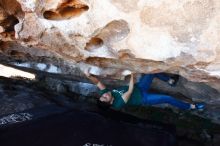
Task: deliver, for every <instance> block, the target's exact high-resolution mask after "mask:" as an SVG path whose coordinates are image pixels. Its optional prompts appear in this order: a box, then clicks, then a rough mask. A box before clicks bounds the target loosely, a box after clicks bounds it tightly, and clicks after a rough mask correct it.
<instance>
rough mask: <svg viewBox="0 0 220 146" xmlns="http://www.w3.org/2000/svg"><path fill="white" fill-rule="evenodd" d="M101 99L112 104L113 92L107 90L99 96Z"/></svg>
mask: <svg viewBox="0 0 220 146" xmlns="http://www.w3.org/2000/svg"><path fill="white" fill-rule="evenodd" d="M99 100H100V101H102V102H106V103H110V104H112V101H113V97H112V94H111V92H106V93H104V94H103V95H102V96H101V97H100V98H99Z"/></svg>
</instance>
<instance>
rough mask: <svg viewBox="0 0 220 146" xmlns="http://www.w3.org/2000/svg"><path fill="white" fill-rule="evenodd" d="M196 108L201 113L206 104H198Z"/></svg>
mask: <svg viewBox="0 0 220 146" xmlns="http://www.w3.org/2000/svg"><path fill="white" fill-rule="evenodd" d="M195 106H196V109H197V110H200V111H202V110H204V109H205V104H203V103H197V104H195Z"/></svg>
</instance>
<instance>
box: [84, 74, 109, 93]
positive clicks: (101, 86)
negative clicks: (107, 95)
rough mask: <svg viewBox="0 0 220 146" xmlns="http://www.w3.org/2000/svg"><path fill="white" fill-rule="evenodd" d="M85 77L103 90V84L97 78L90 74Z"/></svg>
mask: <svg viewBox="0 0 220 146" xmlns="http://www.w3.org/2000/svg"><path fill="white" fill-rule="evenodd" d="M87 78H89V79H90V81H91V82H92V83H93V84H95V85H96V86H97V87H98V88H99V89H100V90H103V89H105V88H106V87H105V85H104V84H103V83H102V82H101V81H100V80H99V79H97V78H96V77H94V76H92V75H89V76H87Z"/></svg>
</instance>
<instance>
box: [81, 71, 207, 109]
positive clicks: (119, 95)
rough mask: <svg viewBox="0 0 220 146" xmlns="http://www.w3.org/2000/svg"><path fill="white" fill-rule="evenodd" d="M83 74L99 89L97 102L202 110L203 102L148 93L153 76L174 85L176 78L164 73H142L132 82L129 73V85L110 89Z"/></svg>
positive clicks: (117, 106)
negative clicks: (193, 102)
mask: <svg viewBox="0 0 220 146" xmlns="http://www.w3.org/2000/svg"><path fill="white" fill-rule="evenodd" d="M84 73H85V75H86V76H87V77H88V78H89V79H90V80H91V81H92V82H93V83H94V84H96V85H97V87H98V88H99V89H100V98H99V102H101V103H104V104H107V105H109V106H112V107H113V108H114V109H121V108H122V107H123V106H125V105H157V104H163V103H167V104H170V105H172V106H175V107H177V108H179V109H182V110H190V109H198V110H203V109H204V104H202V103H198V104H190V103H186V102H183V101H181V100H178V99H176V98H174V97H172V96H169V95H164V94H152V93H149V92H148V91H149V88H150V85H151V83H152V81H153V79H154V78H159V79H160V80H162V81H164V82H167V83H168V84H169V85H171V86H174V85H175V84H176V83H177V81H178V78H171V77H169V76H167V75H166V74H164V73H157V74H144V75H142V77H141V78H140V81H139V82H138V83H136V84H134V75H133V73H132V74H131V75H130V82H129V86H122V87H119V88H117V89H114V90H112V91H110V90H109V89H108V88H107V87H106V86H105V85H104V84H103V83H101V82H100V81H99V80H98V79H97V78H96V77H94V76H92V75H91V74H90V73H89V69H88V70H86V71H85V72H84Z"/></svg>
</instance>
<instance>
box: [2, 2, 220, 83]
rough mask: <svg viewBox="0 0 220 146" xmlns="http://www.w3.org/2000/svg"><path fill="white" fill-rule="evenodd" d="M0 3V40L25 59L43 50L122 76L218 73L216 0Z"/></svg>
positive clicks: (205, 78) (219, 12)
mask: <svg viewBox="0 0 220 146" xmlns="http://www.w3.org/2000/svg"><path fill="white" fill-rule="evenodd" d="M0 4H1V7H0V32H1V33H0V34H1V35H0V36H1V37H0V38H1V40H2V41H5V43H7V41H14V42H16V43H18V44H21V45H22V46H24V48H23V49H20V48H21V47H18V48H19V49H17V52H19V53H20V54H22V55H23V56H25V57H26V58H27V56H29V57H32V58H36V60H37V58H38V57H39V54H41V57H42V56H44V54H45V56H46V57H51V58H54V61H55V60H58V59H62V60H64V61H66V63H67V62H68V63H67V64H68V65H69V66H76V67H78V68H81V70H84V69H86V68H88V67H92V73H93V74H96V75H100V76H110V77H116V78H122V77H123V76H124V75H123V74H122V73H123V72H124V71H125V70H131V71H133V72H137V73H151V72H170V73H177V74H180V75H182V76H184V77H186V78H187V79H189V80H191V81H197V82H210V81H212V82H214V81H215V80H217V79H219V78H220V72H219V70H220V43H219V40H220V35H219V34H220V25H219V24H220V9H219V7H220V2H219V1H218V0H186V1H177V0H175V1H173V0H159V1H151V0H150V1H145V0H126V1H125V0H121V1H117V0H102V1H97V0H53V1H52V0H42V1H38V0H28V1H27V0H17V1H13V0H2V1H1V3H0ZM1 50H4V51H1V52H2V53H3V54H4V53H5V54H7V55H9V56H10V55H11V56H13V57H16V56H17V55H18V54H19V53H15V52H16V49H14V50H13V51H14V53H9V52H8V51H7V49H5V48H1ZM18 50H19V51H18ZM25 54H26V55H25ZM18 56H19V55H18ZM20 58H22V57H20ZM27 59H28V58H27ZM39 62H41V63H47V62H42V61H39ZM55 62H56V61H55ZM51 63H53V62H51Z"/></svg>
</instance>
